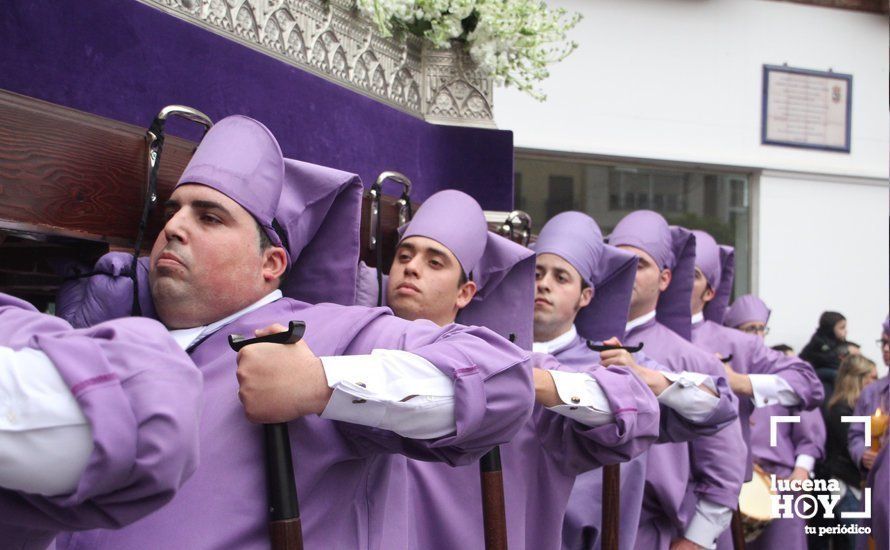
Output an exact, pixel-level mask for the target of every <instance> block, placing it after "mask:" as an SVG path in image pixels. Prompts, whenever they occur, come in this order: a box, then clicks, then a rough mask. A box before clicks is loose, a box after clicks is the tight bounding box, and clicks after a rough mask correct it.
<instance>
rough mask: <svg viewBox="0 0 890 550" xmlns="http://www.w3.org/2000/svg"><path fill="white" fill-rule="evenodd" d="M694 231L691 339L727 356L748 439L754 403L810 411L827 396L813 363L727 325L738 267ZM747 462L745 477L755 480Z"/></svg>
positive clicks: (723, 250)
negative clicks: (771, 347) (725, 320)
mask: <svg viewBox="0 0 890 550" xmlns="http://www.w3.org/2000/svg"><path fill="white" fill-rule="evenodd" d="M693 234H694V235H695V279H694V283H693V289H692V301H691V305H692V315H693V316H692V342H693V343H694V344H695V345H697V346H699V347H701V348H702V349H705V350H706V351H709V352H711V353H717V354H719V355H720V357H723V358H726V359H728V362H727V365H726V372H727V374H728V377H729V384H730V387H732V389H733V391H734V392H735V393H736V394H737V395H738V396H739V398H740V399H739V420H740V422H741V423H742V433H743V434H744V437H745V442H746V443H747V442H748V441H750V438H751V435H750V423H749V422H748V420H749V419H750V418H751V413H752V412H753V411H754V408H755V407H763V406H766V405H772V404H779V405H783V406H785V407H795V408H799V409H804V410H810V409H813V408H816V407H818V406H819V404H820V403H821V402H822V398H823V389H822V384H821V383H819V379H818V377H816V373H815V372H814V371H813V368H812V367H811V366H810V364H809V363H807V362H806V361H804V360H802V359H800V358H799V357H797V356H788V355H785V354H784V353H781V352H779V351H776V350H773V349H770V348H768V347H766V345H765V344H764V343H763V339H762V338H759V337H757V336H755V335H750V334H745V333H743V332H741V331H738V330H733V329H731V328H729V327H725V326H723V317H724V313H725V312H726V307H727V305H728V304H729V296H730V294H731V292H732V279H733V273H734V270H735V261H734V258H733V250H732V248H730V247H727V246H720V245H718V244H717V242H716V241H714V238H713V237H711V236H710V235H708V234H707V233H705V232H704V231H693ZM748 457H749V464H748V470H747V472H746V474H745V480H746V481H747V480H749V479H751V468H752V466H751V463H750V448H749V451H748Z"/></svg>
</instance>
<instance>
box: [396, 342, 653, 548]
mask: <svg viewBox="0 0 890 550" xmlns="http://www.w3.org/2000/svg"><path fill="white" fill-rule="evenodd" d="M534 357H535V366H536V367H537V368H542V369H548V370H559V371H568V372H585V373H587V374H589V375H590V376H591V377H592V378H594V379H595V380H596V381H597V383H598V384H599V385H600V388H602V390H603V392H604V393H605V395H606V397H607V398H608V400H609V404H610V406H611V407H612V410H613V411H615V421H614V422H610V423H608V424H606V425H603V426H598V427H590V426H587V425H584V424H581V423H580V422H576V421H575V420H572V419H570V418H567V417H565V416H563V415H560V414H557V413H555V412H553V411H549V410H547V409H546V408H544V407H543V406H541V405H540V404H536V405H535V406H534V412H533V413H532V417H531V418H530V419H529V421H528V422H526V423H525V425H524V426H523V427H522V429H521V430H520V431H519V433H518V434H517V435H516V437H514V438H513V439H512V440H511V441H510V443H508V444H506V445H502V446H501V459H502V461H503V472H504V494H505V501H506V508H507V510H506V512H507V537H508V546H509V548H510V549H511V550H515V549H523V548H529V549H536V550H537V549H557V548H559V547H560V538H561V535H560V532H561V529H562V521H563V514H564V512H565V509H566V503H567V501H568V499H569V493H570V492H571V490H572V485H573V483H574V481H575V476H577V475H578V474H579V473H581V472H585V471H587V470H591V469H594V468H599V467H600V466H602V465H604V464H615V463H618V462H624V461H627V460H629V459H631V458H633V457H635V456H638V455H639V454H640V453H642V452H643V451H645V450H646V448H648V447H649V445H651V444H652V442H653V441H654V440H655V438H656V436H657V435H658V406H657V405H658V403H657V402H656V400H655V396H654V395H652V393H651V392H650V391H649V389H648V388H647V387H646V386H645V384H643V383H642V382H641V381H640V380H639V379H638V378H637V377H636V376H634V375H633V374H632V373H630V372H629V371H628V370H626V369H623V368H609V369H606V368H603V367H600V366H598V365H595V364H593V363H592V362H591V363H590V364H589V366H586V367H569V366H566V365H564V364H561V363H558V362H557V361H556V360H554V359H553V357H551V356H549V355H544V354H535V355H534ZM408 471H409V474H410V475H411V478H412V488H411V497H412V499H414V510H415V512H414V515H415V516H416V521H417V528H416V529H414V536H415V537H416V541H415V544H416V547H417V548H422V549H427V548H441V549H443V550H444V549H450V548H482V547H483V546H484V541H485V539H484V530H483V525H482V503H481V500H480V498H479V495H480V491H481V488H480V482H479V468H478V466H477V465H471V466H466V467H461V468H454V469H448V468H447V467H446V466H445V465H442V464H432V463H421V462H417V461H409V464H408ZM456 503H460V504H459V507H458V509H457V510H455V504H456Z"/></svg>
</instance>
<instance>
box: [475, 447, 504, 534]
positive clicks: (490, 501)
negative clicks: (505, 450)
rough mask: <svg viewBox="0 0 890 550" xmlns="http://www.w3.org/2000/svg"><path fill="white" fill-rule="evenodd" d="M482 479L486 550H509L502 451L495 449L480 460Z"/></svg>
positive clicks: (498, 448)
mask: <svg viewBox="0 0 890 550" xmlns="http://www.w3.org/2000/svg"><path fill="white" fill-rule="evenodd" d="M479 474H480V477H481V479H482V520H483V522H484V526H485V550H507V512H506V509H505V506H504V472H503V470H502V469H501V449H500V447H495V448H494V449H492V450H490V451H488V453H486V454H485V456H483V457H482V458H481V459H480V460H479Z"/></svg>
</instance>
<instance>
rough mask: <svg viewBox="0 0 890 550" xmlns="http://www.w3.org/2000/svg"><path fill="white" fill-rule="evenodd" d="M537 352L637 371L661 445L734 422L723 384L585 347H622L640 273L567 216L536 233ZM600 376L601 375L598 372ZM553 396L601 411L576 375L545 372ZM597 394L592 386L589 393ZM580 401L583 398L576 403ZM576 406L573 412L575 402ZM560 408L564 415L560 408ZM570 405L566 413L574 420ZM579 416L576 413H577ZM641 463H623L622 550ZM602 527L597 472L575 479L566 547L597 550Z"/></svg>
mask: <svg viewBox="0 0 890 550" xmlns="http://www.w3.org/2000/svg"><path fill="white" fill-rule="evenodd" d="M535 252H536V254H537V258H536V264H537V265H536V270H537V274H536V279H537V285H536V292H535V317H534V319H535V346H534V349H535V350H536V351H539V352H541V353H549V354H553V356H554V357H555V358H556V359H557V360H558V361H559V362H560V364H561V365H564V366H565V367H574V368H583V367H587V368H590V366H591V365H599V364H602V365H605V366H608V367H609V368H610V369H612V368H626V369H629V370H631V371H632V372H634V374H636V375H637V376H638V377H639V378H640V379H641V380H642V381H644V382H645V383H646V385H647V386H648V387H649V389H650V390H651V391H652V392H653V394H654V395H656V396H657V399H658V402H659V408H660V417H661V422H660V429H659V434H658V436H659V441H687V440H689V439H692V438H694V437H698V436H699V435H706V434H712V433H715V432H716V431H718V430H719V429H721V428H722V427H724V426H726V425H727V424H729V423H730V422H732V421H733V420H734V419H735V416H736V414H735V411H734V407H735V403H734V399H733V397H732V394H731V392H730V391H729V389H728V386H727V385H726V382H725V380H724V379H723V378H722V377H718V378H716V379H710V378H708V379H707V380H704V379H700V380H698V381H694V380H692V379H693V378H695V377H697V375H690V374H689V373H673V372H670V371H669V370H667V369H666V368H665V367H662V366H660V365H658V364H657V363H656V362H655V361H653V360H651V359H649V358H648V357H647V356H646V355H645V353H644V352H637V353H634V354H631V353H629V352H628V351H626V350H621V349H612V350H605V351H603V352H601V353H600V352H596V351H594V350H592V349H591V348H590V346H589V344H602V343H603V341H605V343H606V344H610V345H613V346H615V345H620V343H621V342H620V340H619V338H623V337H624V328H625V323H626V320H627V311H628V308H629V306H630V299H631V292H632V288H633V283H634V278H635V274H636V264H637V261H636V257H635V256H634V255H633V254H629V253H627V252H623V251H621V250H618V249H617V248H614V247H611V246H608V245H606V244H604V243H603V239H602V233H601V232H600V229H599V227H598V226H597V224H596V222H595V221H594V220H593V219H592V218H590V216H587V215H586V214H583V213H580V212H563V213H561V214H558V215H557V216H555V217H553V218H552V219H551V220H549V221H548V222H547V224H546V225H545V226H544V227H543V228H542V230H541V233H540V235H539V237H538V240H537V242H536V243H535ZM597 368H599V367H597ZM548 374H550V375H552V378H553V379H554V381H555V383H556V386H557V388H558V389H559V394H560V395H563V396H566V397H569V396H579V399H581V401H580V403H583V404H586V405H587V409H588V410H586V411H584V414H585V415H587V416H589V415H591V414H593V411H596V410H597V408H598V407H599V406H600V405H599V403H598V399H597V397H598V396H597V395H596V393H594V392H593V391H591V389H589V388H587V387H585V385H590V382H589V381H587V380H585V379H584V378H583V377H580V376H573V377H566V376H565V375H563V374H562V373H561V372H558V371H551V372H549V373H548ZM594 388H595V386H594ZM582 396H583V397H582ZM580 403H579V404H580ZM564 408H565V407H564ZM571 409H572V407H571V406H570V407H568V410H567V411H565V412H563V414H566V415H569V416H571V415H573V414H576V415H579V418H580V413H578V412H573V411H572V410H571ZM576 410H578V409H576ZM644 464H645V455H640V456H638V457H637V458H634V459H632V460H630V461H629V462H626V463H624V464H622V466H621V471H622V476H621V477H622V480H621V501H620V507H621V512H620V514H619V516H620V525H619V535H618V539H619V545H620V546H621V547H622V548H632V547H633V544H634V538H635V533H636V531H637V526H638V519H639V513H640V506H641V503H642V495H643V484H644V479H643V475H642V473H641V472H642V471H641V469H640V466H641V465H644ZM601 520H602V472H601V471H600V470H598V469H597V470H592V471H588V472H585V473H583V474H581V475H579V476H578V477H577V479H576V480H575V485H574V488H573V489H572V493H571V496H570V500H569V505H568V508H567V510H566V518H565V521H564V524H563V548H596V547H598V545H599V544H600V536H601Z"/></svg>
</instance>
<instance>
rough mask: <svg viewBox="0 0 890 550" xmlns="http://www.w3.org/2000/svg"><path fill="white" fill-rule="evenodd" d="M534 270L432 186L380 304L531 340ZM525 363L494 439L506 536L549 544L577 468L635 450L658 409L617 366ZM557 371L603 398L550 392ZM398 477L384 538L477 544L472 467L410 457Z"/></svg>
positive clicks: (648, 436) (651, 429) (476, 216)
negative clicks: (404, 507)
mask: <svg viewBox="0 0 890 550" xmlns="http://www.w3.org/2000/svg"><path fill="white" fill-rule="evenodd" d="M534 278H535V274H534V253H533V252H531V251H530V250H528V249H526V248H524V247H522V246H520V245H518V244H515V243H513V242H511V241H508V240H507V239H504V238H503V237H500V236H497V235H495V234H493V233H491V232H489V231H488V229H487V225H486V222H485V216H484V213H483V212H482V209H481V208H480V206H479V204H478V203H477V202H476V201H475V200H474V199H473V198H472V197H470V196H468V195H466V194H464V193H461V192H460V191H451V190H448V191H441V192H439V193H436V194H435V195H433V196H431V197H430V198H429V199H427V200H426V201H425V202H424V204H423V205H422V206H421V208H420V210H419V211H418V212H417V215H416V216H415V217H414V219H413V220H412V221H411V222H410V223H409V224H408V225H407V226H406V227H405V228H404V231H403V233H402V238H401V240H400V242H399V245H398V248H397V250H396V254H395V258H394V260H393V264H392V267H391V269H390V271H389V277H388V279H387V286H386V289H387V290H386V292H387V295H386V303H387V305H389V306H390V307H391V308H392V309H393V311H394V312H395V314H396V315H398V316H399V317H402V318H406V319H429V320H432V321H434V322H435V323H436V324H438V325H443V326H444V325H448V324H450V323H454V322H459V323H463V324H474V325H482V326H487V327H489V328H492V329H493V330H496V331H497V332H499V333H501V334H502V335H504V336H511V337H512V338H513V339H514V340H515V342H516V343H517V344H518V345H520V346H522V347H526V348H530V347H531V343H532V299H533V297H534V291H533V285H534V284H535V282H534ZM534 365H535V368H534V380H535V398H536V399H535V401H536V403H535V405H534V411H533V413H532V416H531V418H529V420H528V421H526V423H525V424H524V425H523V427H522V428H521V429H520V431H519V433H517V434H516V436H515V437H514V438H513V439H512V440H511V441H510V442H509V443H507V444H505V445H502V446H501V448H500V454H501V460H502V465H503V477H504V493H505V502H506V518H507V538H508V546H509V547H510V548H511V549H522V548H534V549H548V548H550V549H558V548H559V547H560V529H561V527H562V518H563V513H564V511H565V506H566V500H567V499H568V495H569V491H570V490H571V487H572V483H573V481H574V478H575V475H576V474H577V473H579V472H582V471H585V470H588V469H591V468H597V467H600V466H601V465H603V464H612V463H616V462H619V461H623V460H627V459H629V458H631V457H633V456H636V455H638V454H639V453H641V452H642V451H643V450H645V448H646V447H648V446H649V445H650V444H651V442H652V441H653V440H654V439H655V436H656V434H657V431H658V410H657V404H656V402H655V399H654V397H653V396H652V394H651V393H650V392H649V391H648V390H647V389H646V387H645V385H644V384H643V383H642V382H641V381H640V380H638V379H637V377H635V376H634V375H633V374H631V372H630V371H629V370H627V369H621V368H615V369H603V368H601V367H598V366H596V365H592V364H591V365H589V366H587V367H584V368H581V367H577V368H568V367H565V366H562V365H560V364H558V363H557V362H556V361H555V360H554V359H553V358H552V357H550V356H547V355H536V356H535V361H534ZM557 376H567V377H570V378H571V377H576V378H577V377H580V376H583V377H584V378H585V381H586V382H587V383H588V384H590V385H592V386H594V388H595V389H596V391H598V394H599V395H600V396H602V397H603V401H602V403H601V404H600V406H601V408H600V409H591V408H590V407H588V406H587V403H586V402H583V401H581V402H577V403H576V402H575V401H573V397H571V396H568V395H565V394H563V393H562V392H560V391H559V389H558V385H557V384H555V383H554V380H555V379H556V380H558V379H559V378H557ZM581 389H582V390H583V389H584V388H583V387H582V388H581ZM585 397H586V395H585ZM574 399H575V400H577V399H580V398H578V397H575V398H574ZM575 411H579V412H578V413H575ZM580 411H586V412H585V413H584V414H580ZM573 416H574V417H576V418H577V419H572V418H571V417H573ZM408 481H409V486H408V489H407V491H408V495H409V498H410V499H411V500H412V501H413V502H414V506H413V511H412V513H411V515H410V516H409V518H408V521H404V522H402V521H399V520H398V519H397V518H393V519H394V523H395V525H393V526H392V527H393V529H392V530H393V531H394V533H393V534H392V537H391V538H392V539H393V540H391V541H384V545H383V546H384V547H391V545H393V544H395V543H396V542H397V541H398V539H399V538H406V539H408V540H411V541H412V544H413V545H416V547H417V548H423V549H427V548H430V549H432V548H442V549H450V548H482V547H483V546H484V541H485V535H484V532H483V521H482V502H481V484H480V476H479V466H478V465H476V464H472V465H468V466H461V467H457V468H451V467H448V466H447V465H444V464H436V463H430V462H420V461H409V463H408ZM391 485H392V483H391ZM405 527H407V529H406V531H407V532H398V531H399V530H400V529H404V528H405Z"/></svg>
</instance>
